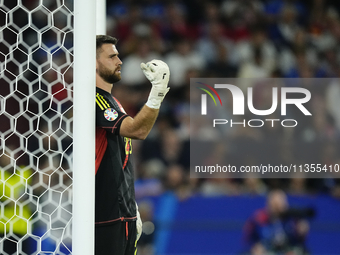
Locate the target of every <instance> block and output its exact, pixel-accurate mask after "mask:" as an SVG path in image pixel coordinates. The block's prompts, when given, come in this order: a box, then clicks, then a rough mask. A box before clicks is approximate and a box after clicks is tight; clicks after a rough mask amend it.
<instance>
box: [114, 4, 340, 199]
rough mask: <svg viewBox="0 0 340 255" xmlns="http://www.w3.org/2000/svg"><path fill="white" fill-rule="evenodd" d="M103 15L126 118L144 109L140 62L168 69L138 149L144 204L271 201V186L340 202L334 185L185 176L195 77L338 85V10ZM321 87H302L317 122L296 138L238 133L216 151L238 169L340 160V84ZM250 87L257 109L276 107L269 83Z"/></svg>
mask: <svg viewBox="0 0 340 255" xmlns="http://www.w3.org/2000/svg"><path fill="white" fill-rule="evenodd" d="M107 11H108V27H107V33H108V34H109V35H112V36H115V37H117V38H118V39H119V43H118V46H117V47H118V50H119V52H120V57H121V59H122V61H123V65H122V80H121V81H120V82H119V83H118V84H117V85H116V86H115V88H114V91H113V94H114V95H115V96H116V97H117V98H118V99H119V100H120V101H121V103H122V104H123V106H124V107H125V109H126V111H127V112H128V113H129V114H130V115H132V116H133V115H134V114H135V113H136V112H137V111H138V109H140V107H141V106H142V105H143V104H144V102H145V98H146V97H147V94H148V92H149V84H148V82H147V81H146V79H145V78H144V77H143V74H142V72H139V71H138V70H139V64H140V63H141V62H147V61H149V60H151V59H154V58H159V59H162V60H164V61H165V62H166V63H168V65H169V67H170V71H171V79H170V87H171V90H170V92H169V94H168V95H167V97H166V98H165V100H164V103H163V105H162V107H161V113H160V116H159V119H158V121H157V123H156V126H155V127H154V129H153V130H152V133H151V134H150V135H149V137H148V139H147V140H145V141H142V142H140V141H136V142H135V144H134V154H135V156H137V157H136V158H135V161H136V162H135V163H136V166H137V175H138V176H137V183H136V195H137V197H138V198H142V197H144V196H150V195H151V196H155V195H159V194H161V193H163V192H164V191H167V190H172V191H175V192H176V193H177V194H178V196H179V197H181V198H185V197H188V196H191V195H194V194H202V195H207V196H214V195H237V194H266V192H267V191H268V190H270V189H272V188H281V189H283V190H285V191H286V192H288V193H289V194H315V193H327V194H332V195H334V196H336V197H340V183H339V181H338V180H337V179H332V178H326V179H308V178H293V179H281V180H279V179H257V178H245V179H236V180H235V179H228V178H219V179H193V178H189V165H190V162H189V157H190V151H189V148H190V146H189V135H190V134H189V132H190V131H189V126H190V114H189V104H190V98H189V86H190V78H192V77H204V78H207V77H236V78H264V77H272V78H338V77H339V75H340V65H339V63H340V46H339V40H340V16H339V3H336V2H335V1H326V0H313V1H298V0H267V1H264V0H263V1H260V0H252V1H249V0H225V1H222V0H220V1H198V0H189V1H163V2H160V1H152V0H149V1H121V2H118V3H117V2H113V1H112V2H111V3H110V2H108V6H107ZM136 70H137V71H136ZM318 83H319V84H312V83H308V84H305V85H304V86H306V88H308V90H310V91H311V94H312V99H311V101H310V102H309V104H310V105H309V107H311V109H312V112H313V116H312V117H311V118H309V119H308V121H306V122H304V123H302V124H299V126H298V127H297V128H296V129H294V131H293V132H292V133H293V134H287V132H283V129H282V128H270V127H269V128H264V129H254V128H247V127H246V128H244V127H239V128H235V129H234V131H233V132H231V133H230V135H229V139H228V141H225V142H224V143H223V146H221V147H223V148H220V150H219V151H218V152H219V153H217V154H218V155H220V156H221V157H223V158H224V159H226V158H227V159H230V162H233V163H235V164H236V165H237V164H240V163H243V164H248V165H254V164H256V163H258V162H259V163H266V162H268V163H273V164H277V165H280V164H283V163H300V164H301V163H310V162H311V160H313V162H314V161H315V162H317V163H321V164H335V163H340V153H339V152H340V147H339V131H340V111H339V109H340V103H339V100H338V99H339V98H340V84H339V83H338V80H336V79H327V82H324V83H322V85H320V82H318ZM254 89H255V91H256V92H255V93H256V95H257V101H258V106H259V108H261V107H266V105H267V103H268V100H269V106H270V105H271V94H270V93H268V90H265V89H264V87H263V86H258V87H256V88H254ZM268 94H269V95H268ZM267 99H268V100H267ZM254 100H256V99H254ZM263 109H268V108H263ZM293 114H294V113H293ZM297 117H298V116H297ZM256 148H261V149H260V150H259V149H256ZM217 150H218V149H217ZM215 155H216V154H215Z"/></svg>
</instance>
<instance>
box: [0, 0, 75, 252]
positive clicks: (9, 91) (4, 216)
mask: <svg viewBox="0 0 340 255" xmlns="http://www.w3.org/2000/svg"><path fill="white" fill-rule="evenodd" d="M0 60H1V66H0V101H1V103H0V170H1V173H0V200H1V201H0V205H1V206H0V254H4V255H7V254H71V219H72V171H71V167H72V162H71V160H72V125H73V110H72V107H73V106H72V91H73V69H72V63H73V0H0Z"/></svg>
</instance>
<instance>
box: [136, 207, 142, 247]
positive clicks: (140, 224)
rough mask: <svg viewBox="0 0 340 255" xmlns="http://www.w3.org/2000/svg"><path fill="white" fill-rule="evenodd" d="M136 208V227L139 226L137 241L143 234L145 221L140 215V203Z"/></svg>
mask: <svg viewBox="0 0 340 255" xmlns="http://www.w3.org/2000/svg"><path fill="white" fill-rule="evenodd" d="M136 210H137V221H136V227H137V239H136V240H137V241H138V240H139V238H140V236H141V235H142V231H143V222H142V219H141V217H140V214H139V211H138V205H137V203H136Z"/></svg>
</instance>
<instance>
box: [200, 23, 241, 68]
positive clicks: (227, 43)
mask: <svg viewBox="0 0 340 255" xmlns="http://www.w3.org/2000/svg"><path fill="white" fill-rule="evenodd" d="M223 30H224V26H223V25H222V24H221V23H220V22H218V21H213V22H211V23H209V24H207V25H206V27H205V31H204V35H203V37H201V38H200V39H199V40H198V42H197V50H198V52H199V54H200V55H201V56H202V57H203V58H204V60H205V61H206V62H207V65H209V64H211V63H214V62H215V61H217V60H218V59H219V58H221V57H222V56H219V54H220V53H221V51H219V49H220V47H224V48H225V49H226V51H225V52H224V54H225V57H227V59H228V62H229V63H231V64H235V63H237V59H236V55H235V51H234V43H233V42H232V41H231V40H230V39H228V38H227V37H226V36H225V35H224V31H223Z"/></svg>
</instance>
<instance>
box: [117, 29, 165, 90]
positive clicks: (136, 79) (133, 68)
mask: <svg viewBox="0 0 340 255" xmlns="http://www.w3.org/2000/svg"><path fill="white" fill-rule="evenodd" d="M136 29H139V30H144V29H145V30H146V31H145V33H146V34H148V33H149V32H150V31H149V30H150V27H149V26H147V25H142V24H140V25H139V26H138V28H136ZM143 33H144V32H143ZM151 40H152V39H151V38H149V37H147V36H146V37H145V36H143V37H142V36H141V37H137V38H135V41H136V42H137V44H136V45H135V48H134V51H133V53H132V54H130V55H129V56H127V57H126V58H125V59H124V60H123V65H122V68H123V69H124V72H122V80H123V81H124V82H125V83H126V84H127V85H130V86H132V85H134V86H137V85H141V84H143V83H145V77H144V75H143V72H142V71H137V70H140V63H142V62H144V63H146V62H148V61H151V60H152V59H161V56H160V55H159V54H158V53H157V52H155V51H153V50H152V48H151V43H150V42H151Z"/></svg>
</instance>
